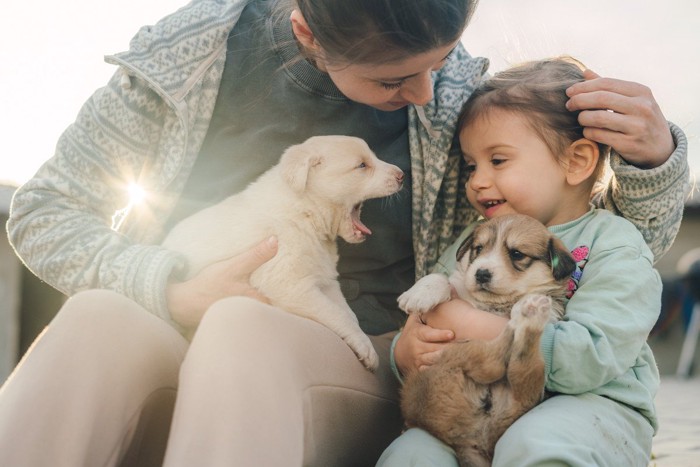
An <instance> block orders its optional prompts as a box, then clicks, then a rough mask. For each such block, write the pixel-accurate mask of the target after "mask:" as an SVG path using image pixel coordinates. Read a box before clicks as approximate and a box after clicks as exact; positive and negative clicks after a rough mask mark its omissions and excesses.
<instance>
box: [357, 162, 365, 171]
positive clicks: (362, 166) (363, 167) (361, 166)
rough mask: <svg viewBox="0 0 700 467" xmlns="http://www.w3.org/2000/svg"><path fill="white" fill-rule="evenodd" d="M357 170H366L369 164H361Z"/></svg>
mask: <svg viewBox="0 0 700 467" xmlns="http://www.w3.org/2000/svg"><path fill="white" fill-rule="evenodd" d="M357 168H358V169H365V168H367V164H365V163H364V162H360V165H358V166H357Z"/></svg>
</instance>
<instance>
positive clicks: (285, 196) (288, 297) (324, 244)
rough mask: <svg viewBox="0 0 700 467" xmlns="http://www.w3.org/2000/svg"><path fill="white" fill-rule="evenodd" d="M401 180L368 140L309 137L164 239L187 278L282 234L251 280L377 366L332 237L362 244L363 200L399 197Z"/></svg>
mask: <svg viewBox="0 0 700 467" xmlns="http://www.w3.org/2000/svg"><path fill="white" fill-rule="evenodd" d="M403 178H404V174H403V172H402V171H401V169H399V168H398V167H396V166H394V165H391V164H388V163H386V162H383V161H381V160H380V159H378V158H377V156H376V155H375V154H374V153H373V152H372V151H371V150H370V148H369V146H367V143H365V141H363V140H362V139H359V138H354V137H348V136H316V137H312V138H309V139H308V140H306V141H305V142H304V143H302V144H298V145H296V146H292V147H290V148H289V149H287V150H286V151H285V153H284V154H283V155H282V157H281V159H280V162H279V163H278V164H277V165H275V166H274V167H272V168H271V169H270V170H268V171H267V172H265V173H264V174H262V175H261V176H260V177H259V178H258V179H257V180H256V181H255V182H253V183H252V184H250V185H249V186H248V187H247V188H246V189H245V190H243V191H242V192H240V193H238V194H236V195H233V196H231V197H229V198H227V199H225V200H224V201H222V202H220V203H218V204H216V205H214V206H211V207H209V208H206V209H204V210H202V211H200V212H198V213H196V214H194V215H192V216H190V217H188V218H186V219H184V220H183V221H181V222H180V223H179V224H177V225H176V226H175V227H174V228H173V229H172V231H171V232H170V233H169V235H168V237H167V238H166V239H165V240H164V241H163V243H162V245H163V246H164V247H166V248H169V249H172V250H175V251H179V252H180V253H182V254H183V255H184V257H185V259H186V260H187V264H188V270H187V277H186V278H190V277H192V276H194V275H195V274H197V272H199V271H200V270H201V269H202V268H204V267H205V266H207V265H210V264H212V263H215V262H217V261H221V260H224V259H227V258H230V257H232V256H235V255H237V254H239V253H242V252H244V251H246V250H248V249H249V248H251V247H252V246H253V245H255V244H256V243H258V242H260V241H262V240H263V239H265V238H268V237H270V236H272V235H276V236H277V238H278V243H279V249H278V252H277V255H276V256H275V257H274V258H273V259H271V260H270V261H268V262H266V263H265V264H263V265H262V266H261V267H260V268H258V269H257V270H256V271H255V272H254V273H253V274H252V275H251V277H250V283H251V285H253V286H254V287H256V288H257V289H258V290H259V291H260V292H262V293H263V294H264V295H265V296H266V297H267V298H268V299H269V300H270V302H271V303H272V304H273V305H275V306H277V307H279V308H282V309H284V310H287V311H289V312H291V313H294V314H297V315H299V316H304V317H306V318H310V319H313V320H315V321H317V322H319V323H321V324H323V325H325V326H327V327H328V328H330V329H331V330H332V331H334V332H335V333H336V334H338V335H339V336H340V337H341V338H343V339H344V340H345V342H346V343H347V344H348V345H349V346H350V348H352V350H353V351H354V352H355V354H356V355H357V356H358V358H359V359H360V361H362V363H363V364H364V365H365V366H366V367H367V368H368V369H370V370H374V369H376V368H377V365H378V362H379V360H378V357H377V354H376V352H375V350H374V348H373V347H372V343H371V342H370V340H369V338H368V337H367V335H366V334H365V333H363V332H362V330H361V329H360V326H359V324H358V321H357V317H356V316H355V314H354V313H353V311H352V310H351V309H350V307H349V306H348V304H347V302H346V301H345V298H344V297H343V295H342V293H341V291H340V285H339V283H338V281H337V276H338V272H337V269H336V265H337V261H338V252H337V246H336V238H337V237H341V238H343V239H344V240H345V241H347V242H349V243H359V242H362V241H363V240H364V239H365V236H366V235H369V234H371V232H370V230H369V229H368V228H367V227H366V226H365V225H364V224H363V223H362V222H361V221H360V208H361V204H362V202H363V201H365V200H367V199H371V198H379V197H383V196H388V195H391V194H394V193H396V192H397V191H399V190H400V189H401V187H402V185H403Z"/></svg>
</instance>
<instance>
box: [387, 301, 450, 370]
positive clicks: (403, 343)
mask: <svg viewBox="0 0 700 467" xmlns="http://www.w3.org/2000/svg"><path fill="white" fill-rule="evenodd" d="M430 313H431V312H428V313H426V314H424V315H422V316H424V317H425V316H427V315H429V314H430ZM420 316H421V315H419V314H418V313H413V314H411V315H409V316H408V319H407V320H406V325H405V326H404V328H403V330H402V331H401V335H400V336H399V339H398V341H397V342H396V347H394V361H395V362H396V366H397V367H398V369H399V371H400V372H401V374H403V375H408V374H410V373H412V372H414V371H416V370H421V369H425V368H427V367H428V366H430V365H432V364H433V363H435V362H436V361H437V358H438V357H439V356H440V352H441V351H442V349H443V348H444V347H445V344H446V343H448V342H450V341H452V340H453V339H454V333H453V332H452V331H450V330H442V329H435V328H432V327H430V326H428V325H426V324H423V323H422V322H421V320H420Z"/></svg>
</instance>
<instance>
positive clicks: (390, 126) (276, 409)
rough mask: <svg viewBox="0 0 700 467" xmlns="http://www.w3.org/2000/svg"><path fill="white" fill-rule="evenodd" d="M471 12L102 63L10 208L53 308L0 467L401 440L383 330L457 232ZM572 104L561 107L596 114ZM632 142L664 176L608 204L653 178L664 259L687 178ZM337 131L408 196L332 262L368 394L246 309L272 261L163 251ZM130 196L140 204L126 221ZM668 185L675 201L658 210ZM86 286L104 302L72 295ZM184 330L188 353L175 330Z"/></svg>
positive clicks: (659, 151)
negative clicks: (365, 349) (206, 209)
mask: <svg viewBox="0 0 700 467" xmlns="http://www.w3.org/2000/svg"><path fill="white" fill-rule="evenodd" d="M473 8H474V2H471V1H468V0H440V1H434V2H430V3H429V4H428V2H422V1H420V0H412V1H407V0H400V1H399V0H395V1H385V2H377V1H375V0H372V1H369V0H357V1H353V2H351V1H345V2H330V1H316V2H310V1H306V0H300V1H298V2H296V3H295V4H288V3H286V1H285V2H282V1H275V0H268V1H254V2H245V1H240V0H239V1H228V2H220V1H204V0H198V1H194V2H193V3H191V4H189V5H187V6H185V7H184V8H182V9H181V10H180V11H178V12H176V13H175V14H173V15H171V16H169V17H167V18H165V19H164V20H162V21H161V22H159V23H158V24H157V25H155V26H153V27H149V28H144V29H142V30H141V31H140V32H139V34H138V35H137V36H136V37H135V38H134V40H133V41H132V43H131V49H130V50H129V51H128V52H125V53H123V54H119V55H116V56H113V57H110V58H109V59H108V60H109V61H110V62H112V63H115V64H117V65H119V67H120V68H119V70H118V71H117V73H116V74H115V76H114V77H113V79H112V80H111V81H110V83H109V84H108V85H107V87H105V88H102V89H100V90H98V91H97V92H96V94H95V95H94V96H93V97H92V98H91V99H90V100H89V101H88V102H87V103H86V105H85V106H84V107H83V110H82V111H81V113H80V115H79V116H78V118H77V120H76V122H75V123H74V124H73V125H72V126H71V127H69V128H68V129H67V131H66V133H65V134H64V135H63V136H62V137H61V139H60V141H59V143H58V149H57V154H56V155H55V156H54V158H52V159H51V160H50V161H49V162H48V163H47V164H46V165H44V166H43V167H42V168H41V169H40V171H39V172H38V173H37V174H36V176H35V177H34V178H33V179H32V180H30V181H29V182H28V183H27V184H26V185H25V186H23V187H22V188H20V190H19V191H18V192H17V194H16V196H15V199H14V204H13V213H12V219H11V220H10V222H9V224H8V225H9V231H10V237H11V240H12V242H13V245H15V247H16V249H17V251H18V253H19V255H20V256H21V257H22V258H23V259H24V260H25V262H26V263H27V264H28V265H29V267H30V268H32V270H33V271H34V272H35V273H36V274H37V275H39V276H40V277H41V278H42V279H43V280H45V281H46V282H48V283H50V284H52V285H53V286H55V287H56V288H58V289H59V290H61V291H63V292H64V293H66V294H68V295H71V296H72V298H71V299H70V300H69V301H68V302H67V303H66V305H65V306H64V308H63V309H62V310H61V311H60V312H59V314H58V316H57V318H56V319H55V320H54V321H53V322H52V324H51V326H50V327H49V328H48V331H47V332H46V333H45V334H44V335H43V336H42V337H41V338H40V339H39V340H38V341H37V343H36V344H35V346H34V347H33V349H32V350H31V351H30V352H29V353H28V354H27V355H26V356H25V358H24V359H23V362H22V363H21V364H20V365H19V366H18V368H17V370H16V371H15V372H14V374H13V376H12V377H11V378H10V379H9V381H8V382H7V383H6V384H5V386H4V387H3V389H2V393H1V394H0V444H1V445H0V464H3V465H45V464H50V465H70V466H73V465H115V464H118V463H119V462H121V463H123V464H130V463H131V464H133V463H136V461H135V459H144V458H149V459H150V458H151V457H149V456H153V458H155V459H156V461H155V462H156V463H157V462H158V459H159V458H160V457H161V456H162V455H163V451H164V450H165V451H166V452H165V461H164V464H165V465H169V466H171V465H220V464H221V465H230V464H236V465H265V466H268V465H269V466H272V465H285V466H288V465H299V464H305V465H309V464H310V465H343V464H347V465H354V466H356V465H370V464H372V463H373V462H374V461H375V460H376V458H377V457H378V456H379V454H380V452H381V450H382V449H383V447H384V446H385V445H386V444H388V443H389V441H390V440H391V439H392V438H393V437H395V436H396V435H397V434H398V432H399V430H400V418H399V414H398V409H397V405H396V402H395V401H396V386H395V383H394V380H393V378H392V375H391V372H390V371H389V365H388V347H389V343H390V340H391V337H392V336H393V335H394V333H395V331H396V329H397V328H398V327H399V326H400V324H401V323H402V313H401V312H400V311H399V310H398V309H397V308H396V305H395V298H396V296H397V295H398V294H399V293H400V292H402V291H403V290H405V289H407V288H408V287H409V286H410V285H411V283H412V282H413V280H414V277H415V276H416V275H418V276H420V275H422V274H424V273H425V272H426V271H427V270H428V269H429V268H430V266H431V265H432V263H433V262H434V261H435V259H436V258H437V256H438V255H439V253H440V252H441V251H442V250H443V249H444V247H446V246H448V245H449V244H450V243H451V241H452V240H453V239H454V236H455V235H456V234H457V233H459V232H460V231H461V229H462V228H463V227H464V225H465V224H466V223H467V222H468V221H470V220H471V219H473V218H474V216H476V213H475V212H474V211H471V210H470V209H469V208H468V207H467V203H466V200H464V197H463V196H462V195H461V193H460V191H461V189H462V187H463V182H464V179H463V173H462V172H461V171H460V168H461V167H462V162H461V156H460V154H459V151H458V150H457V148H456V147H453V139H454V131H455V126H456V118H457V114H458V111H459V108H460V106H461V104H462V102H463V101H464V100H465V99H466V97H467V96H468V95H469V92H470V91H471V89H473V87H474V86H475V84H476V83H477V82H478V81H479V80H480V78H481V77H482V75H483V74H484V72H485V69H486V61H485V60H483V59H473V58H471V57H470V56H469V55H468V54H467V53H466V52H465V51H464V50H463V48H462V47H461V45H460V44H459V38H460V36H461V34H462V31H463V29H464V28H465V27H466V24H467V22H468V20H469V16H470V14H471V12H472V10H473ZM398 12H401V14H398ZM339 25H342V27H340V26H339ZM615 83H617V81H615ZM594 88H595V87H594ZM590 94H591V93H584V94H582V95H580V96H577V97H576V98H575V99H572V101H574V102H576V101H578V104H576V105H582V106H583V107H584V108H594V109H595V108H599V102H589V103H588V104H587V103H586V102H585V101H586V95H588V96H589V97H590ZM593 94H595V92H593ZM614 94H615V96H617V93H614ZM635 95H636V94H635ZM642 99H643V100H644V101H645V102H646V103H647V104H653V105H655V103H654V101H653V98H651V97H650V96H643V97H642ZM607 100H609V99H604V101H605V102H604V103H606V104H607ZM623 102H625V103H626V104H625V105H627V103H628V99H623ZM619 105H620V104H619V103H618V104H617V105H616V104H614V103H611V104H610V105H606V106H605V108H610V109H613V110H617V109H618V107H619ZM654 108H655V109H657V108H656V107H654ZM595 113H596V112H594V114H595ZM643 121H644V122H645V123H646V124H647V125H649V126H651V127H652V129H654V130H655V132H656V133H659V134H661V135H662V137H661V138H659V139H656V140H654V141H653V144H652V143H649V142H648V141H647V140H645V142H647V143H648V144H647V145H646V146H645V147H644V148H643V150H642V149H636V150H632V151H629V153H625V156H626V158H627V161H628V162H630V163H632V164H636V165H639V166H644V165H653V166H657V165H661V166H660V167H658V168H657V169H655V170H654V171H644V170H639V169H636V168H633V167H632V166H625V168H624V169H623V172H624V174H625V175H624V177H630V178H631V179H632V180H631V181H630V182H629V183H628V184H625V179H624V178H623V180H621V181H622V184H621V191H618V192H616V195H617V196H618V198H616V199H615V201H616V202H618V203H619V202H624V201H625V200H627V199H630V198H635V197H636V196H634V195H636V190H637V187H639V186H640V185H638V184H635V182H634V180H647V178H649V177H652V178H653V179H654V182H655V183H657V185H656V186H655V187H654V189H651V190H650V189H647V188H646V186H651V185H644V186H645V188H643V189H642V191H643V192H644V193H645V194H648V195H650V196H651V197H652V198H654V196H653V195H660V194H661V193H663V196H664V199H663V200H660V199H659V197H658V196H657V197H656V198H654V199H655V202H654V203H656V204H654V203H652V204H654V206H655V207H656V206H657V205H658V204H663V203H668V204H669V206H670V207H669V208H668V209H667V210H666V212H664V213H663V214H664V215H662V216H660V217H655V218H654V220H653V221H652V223H650V224H648V226H649V229H648V232H650V233H652V235H651V237H650V238H648V239H647V241H650V242H652V243H656V244H657V246H660V248H657V249H656V251H657V253H661V250H664V249H665V248H668V246H669V245H668V240H669V239H668V238H662V237H661V236H657V235H654V233H655V232H656V231H655V230H654V226H655V224H653V222H659V223H663V222H666V223H668V222H671V223H672V224H673V225H675V226H676V228H677V226H678V222H679V219H680V212H681V209H682V204H681V203H680V202H679V201H678V200H679V199H680V198H681V195H680V192H681V191H682V190H683V188H682V187H681V186H678V185H673V184H671V182H667V179H676V180H678V179H680V178H682V177H687V164H686V161H685V155H684V153H683V151H682V149H681V150H680V151H676V152H673V151H674V150H673V145H674V143H673V140H672V138H671V133H670V131H669V129H668V126H667V124H666V121H665V120H664V118H663V115H662V114H661V112H660V111H658V109H657V110H655V112H652V113H647V114H645V117H643ZM630 126H631V125H630ZM630 126H627V125H623V128H622V129H620V128H614V129H615V130H619V131H620V132H622V133H624V132H625V131H627V129H628V128H629V127H630ZM337 133H341V134H348V135H353V136H359V137H362V138H363V139H365V140H367V142H368V143H369V145H370V147H372V149H373V150H374V151H375V152H376V153H377V154H378V155H379V157H380V158H382V159H383V160H386V161H388V162H391V163H394V164H396V165H398V166H399V167H401V168H402V169H403V170H404V172H406V173H407V174H409V173H410V179H411V182H410V183H409V180H408V178H407V180H406V185H408V186H409V187H410V188H411V189H410V190H408V191H409V193H404V194H402V196H399V197H396V198H394V199H392V201H391V202H390V203H386V202H382V201H377V202H374V203H366V204H365V206H364V208H363V218H364V221H365V222H366V223H367V224H368V225H369V226H370V227H371V228H372V230H373V235H372V237H371V238H370V240H369V241H367V242H366V243H364V244H363V245H361V246H359V247H357V246H352V247H350V246H347V245H341V246H340V254H341V259H340V263H339V272H340V279H341V283H342V285H343V290H344V293H345V296H346V298H347V299H348V302H349V303H350V305H351V307H352V308H353V310H354V311H355V312H356V314H357V315H358V318H359V320H360V323H361V326H362V327H363V329H364V330H365V331H366V332H368V333H369V334H372V335H374V336H376V337H373V342H374V344H375V346H376V347H377V351H378V353H380V355H382V357H383V360H382V362H381V364H380V368H379V370H378V371H377V373H376V374H370V373H369V372H367V371H366V370H364V369H363V367H362V365H361V364H360V363H359V362H358V361H357V359H356V358H355V357H354V355H353V354H352V352H351V351H350V350H349V349H348V348H347V346H345V345H344V343H343V342H342V341H340V340H339V339H337V338H336V336H335V335H334V334H333V333H331V332H330V331H328V330H327V329H325V328H323V327H322V326H320V325H318V324H316V323H313V322H310V321H308V320H303V319H300V318H298V317H295V316H292V315H290V314H288V313H285V312H283V311H281V310H278V309H275V308H273V307H270V306H268V305H266V304H265V303H263V302H264V298H261V297H259V296H258V294H257V293H256V292H255V291H254V290H251V289H250V286H249V285H248V284H247V277H248V275H249V274H250V273H251V272H252V271H253V270H255V268H256V267H257V266H259V265H260V264H262V263H263V262H264V261H265V260H266V259H269V258H270V257H272V255H274V251H275V247H276V245H275V243H274V241H273V242H267V243H265V242H264V243H262V244H260V245H258V247H256V249H254V250H253V251H251V252H249V253H248V254H247V255H243V256H242V257H236V258H231V259H230V260H227V261H223V262H221V263H217V264H215V265H213V266H211V267H209V268H207V269H205V270H203V271H202V272H201V274H199V275H197V276H196V277H194V278H193V279H192V280H190V281H184V282H183V281H182V280H181V279H180V278H181V274H182V270H183V268H184V267H185V265H183V264H182V262H181V260H180V259H179V258H178V256H177V255H176V254H175V253H174V252H171V251H167V250H164V249H163V248H161V247H159V246H158V242H159V241H160V239H161V238H162V236H163V233H164V232H165V231H167V229H168V228H169V227H170V226H172V225H173V224H174V223H175V222H177V221H178V220H179V219H181V218H182V217H184V216H186V215H187V214H189V213H191V212H194V211H196V210H197V209H199V208H201V207H202V206H205V205H208V204H213V203H214V202H216V201H218V200H220V199H223V198H224V197H226V196H227V195H229V194H231V193H234V192H236V191H238V190H240V189H242V187H243V186H245V185H246V184H247V183H248V182H249V181H250V180H252V179H254V178H255V177H256V176H257V175H258V174H260V173H262V172H263V171H264V170H265V169H267V168H268V167H270V166H271V165H273V164H274V163H275V162H276V161H277V159H278V158H279V155H280V154H281V153H282V149H284V148H285V147H287V146H289V145H291V144H294V143H298V142H301V141H303V140H304V139H306V138H307V137H308V136H311V135H314V134H337ZM628 133H631V134H630V137H632V138H635V137H639V136H642V137H643V135H644V134H645V133H644V132H642V131H639V130H637V131H634V130H632V131H631V132H628ZM603 142H604V141H603ZM644 151H649V153H648V154H647V153H645V152H644ZM672 153H673V154H672ZM667 159H668V160H667ZM629 172H633V174H630V175H627V174H628V173H629ZM134 186H138V187H140V189H142V190H144V192H145V199H144V201H143V202H142V203H140V204H137V203H131V202H130V201H129V197H128V193H129V190H130V188H133V187H134ZM626 186H627V189H630V188H631V190H632V191H631V192H630V193H629V194H627V193H625V191H624V190H625V189H626V188H625V187H626ZM662 186H663V188H661V187H662ZM667 187H670V188H669V189H670V190H671V191H673V192H674V193H678V195H677V196H676V197H674V198H672V200H671V201H667V200H668V199H669V198H668V196H669V195H668V193H667V192H665V190H666V188H667ZM671 205H672V206H671ZM639 206H640V204H639V203H635V204H632V206H631V207H630V209H631V211H634V210H635V209H637V208H638V207H639ZM610 208H611V209H616V208H615V207H614V206H613V205H610ZM656 214H657V213H655V214H654V215H656ZM633 215H634V212H633ZM649 217H651V216H650V215H648V216H644V219H643V220H642V221H641V222H640V223H641V224H644V225H647V223H648V221H649V219H648V218H649ZM660 225H663V224H660ZM97 288H100V289H108V290H109V291H95V290H92V291H88V292H81V291H85V290H89V289H97ZM225 297H228V298H225ZM250 297H253V298H259V299H261V300H253V299H251V298H250ZM201 317H203V318H202V319H201V322H200V323H199V326H198V330H197V333H196V335H195V337H194V338H193V340H192V343H191V344H190V343H189V342H187V341H186V340H185V339H184V338H183V337H182V336H181V335H180V334H179V333H178V332H177V329H181V328H182V327H188V326H191V325H192V324H193V323H196V322H198V321H199V319H200V318H201ZM173 402H174V407H175V408H174V412H173V408H172V407H173ZM170 413H173V416H172V426H171V427H170V433H169V435H168V434H167V429H168V424H169V422H170ZM339 420H342V422H340V423H338V421H339ZM58 434H60V436H58ZM270 445H272V447H270ZM38 446H40V447H41V448H40V449H37V447H38Z"/></svg>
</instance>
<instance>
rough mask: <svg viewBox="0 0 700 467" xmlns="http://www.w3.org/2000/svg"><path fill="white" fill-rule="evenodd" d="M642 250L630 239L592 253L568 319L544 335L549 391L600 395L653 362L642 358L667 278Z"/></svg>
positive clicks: (569, 310)
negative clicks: (599, 391) (663, 278)
mask: <svg viewBox="0 0 700 467" xmlns="http://www.w3.org/2000/svg"><path fill="white" fill-rule="evenodd" d="M618 227H619V226H618ZM632 230H633V229H632V227H631V226H629V233H630V235H631V238H634V237H635V236H636V237H639V234H638V233H637V232H631V231H632ZM622 235H624V233H623V234H622ZM639 243H640V244H641V243H642V240H641V239H639ZM644 249H646V247H644ZM642 252H643V249H640V248H639V247H637V246H636V245H634V243H633V240H631V239H630V243H629V244H623V245H619V243H618V246H615V247H614V248H611V249H609V250H607V251H598V252H596V253H595V254H594V255H591V260H590V261H589V262H588V263H587V264H586V266H585V269H584V270H583V276H582V279H581V282H580V283H579V289H578V290H577V291H576V293H575V294H574V296H573V297H572V299H571V300H570V301H569V303H568V305H567V307H566V315H565V317H564V320H563V321H559V322H557V323H554V324H553V325H548V326H547V328H546V329H545V332H544V333H543V336H542V343H541V348H542V353H543V356H544V359H545V371H546V376H547V389H549V390H550V391H554V392H562V393H568V394H577V393H582V392H588V391H594V390H596V389H597V388H601V387H602V386H604V385H606V384H608V383H610V382H611V381H612V380H614V379H616V378H621V377H623V375H625V374H627V375H628V376H631V377H634V375H632V373H634V372H636V371H637V370H635V367H637V366H646V365H647V364H648V363H649V362H645V361H642V360H640V355H641V354H642V353H643V348H644V346H645V343H646V339H647V337H648V335H649V332H650V331H651V329H652V327H653V326H654V323H655V322H656V320H657V318H658V315H659V312H660V309H661V280H660V277H659V275H658V273H657V272H656V271H655V270H654V269H653V268H652V264H651V262H652V259H651V254H650V253H649V252H648V250H646V254H643V253H642Z"/></svg>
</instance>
